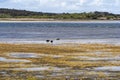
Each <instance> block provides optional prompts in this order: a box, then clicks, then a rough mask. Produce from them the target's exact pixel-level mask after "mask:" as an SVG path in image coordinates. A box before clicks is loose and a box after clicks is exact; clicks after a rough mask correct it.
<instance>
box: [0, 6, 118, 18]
mask: <svg viewBox="0 0 120 80" xmlns="http://www.w3.org/2000/svg"><path fill="white" fill-rule="evenodd" d="M0 18H38V19H58V20H63V19H68V20H120V14H112V13H108V12H98V11H95V12H89V13H86V12H84V13H43V12H34V11H26V10H16V9H4V8H0Z"/></svg>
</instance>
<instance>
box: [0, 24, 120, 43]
mask: <svg viewBox="0 0 120 80" xmlns="http://www.w3.org/2000/svg"><path fill="white" fill-rule="evenodd" d="M56 38H60V39H61V40H63V41H64V40H68V41H69V40H76V41H77V40H78V42H79V40H83V41H85V40H86V41H88V40H89V41H91V42H92V40H93V42H94V40H98V42H101V39H102V40H104V41H106V40H108V41H107V42H110V43H114V42H119V40H120V23H119V22H116V23H114V22H113V23H111V22H110V23H96V22H95V23H94V22H93V23H88V22H87V23H82V22H29V23H28V22H1V23H0V41H1V42H40V41H43V42H44V41H45V40H46V39H53V40H55V39H56ZM104 41H103V42H104ZM69 42H72V41H69ZM73 42H74V41H73ZM81 42H82V41H81Z"/></svg>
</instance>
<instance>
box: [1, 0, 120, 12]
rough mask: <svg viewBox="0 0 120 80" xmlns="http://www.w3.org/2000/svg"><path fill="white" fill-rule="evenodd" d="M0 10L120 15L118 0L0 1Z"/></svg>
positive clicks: (119, 0) (119, 1)
mask: <svg viewBox="0 0 120 80" xmlns="http://www.w3.org/2000/svg"><path fill="white" fill-rule="evenodd" d="M0 8H10V9H22V10H30V11H37V12H51V13H63V12H64V13H81V12H94V11H102V12H111V13H115V14H120V0H0Z"/></svg>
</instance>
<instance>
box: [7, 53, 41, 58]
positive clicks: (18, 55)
mask: <svg viewBox="0 0 120 80" xmlns="http://www.w3.org/2000/svg"><path fill="white" fill-rule="evenodd" d="M9 56H11V57H15V58H37V57H39V55H37V54H35V53H19V52H16V53H10V54H9Z"/></svg>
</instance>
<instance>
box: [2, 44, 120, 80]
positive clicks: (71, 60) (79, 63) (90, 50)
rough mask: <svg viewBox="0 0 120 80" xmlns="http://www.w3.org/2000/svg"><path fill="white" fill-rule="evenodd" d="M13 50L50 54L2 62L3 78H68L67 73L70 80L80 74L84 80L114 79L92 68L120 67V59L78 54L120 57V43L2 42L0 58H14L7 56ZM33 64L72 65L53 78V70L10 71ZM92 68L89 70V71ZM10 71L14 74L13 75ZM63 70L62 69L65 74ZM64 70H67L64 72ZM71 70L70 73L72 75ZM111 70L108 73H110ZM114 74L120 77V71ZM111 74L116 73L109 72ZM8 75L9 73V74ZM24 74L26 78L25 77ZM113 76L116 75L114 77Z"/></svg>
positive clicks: (9, 79)
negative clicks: (92, 58)
mask: <svg viewBox="0 0 120 80" xmlns="http://www.w3.org/2000/svg"><path fill="white" fill-rule="evenodd" d="M12 52H24V53H36V54H47V55H48V56H44V55H43V56H42V57H38V58H20V59H26V60H30V61H32V62H29V63H24V62H21V63H6V62H2V61H1V62H0V65H1V66H0V72H2V71H5V72H6V74H4V75H3V74H2V73H0V79H1V80H2V79H4V80H11V79H12V80H16V79H17V80H37V79H38V80H49V79H51V80H65V78H66V76H67V75H69V76H70V77H71V78H70V79H71V80H74V79H75V77H76V76H77V78H78V79H81V80H92V79H95V78H96V79H97V80H100V79H112V77H111V76H110V75H105V73H104V72H102V71H99V72H96V71H94V70H92V69H93V68H94V67H100V66H120V60H117V61H116V60H112V61H113V62H112V61H109V60H94V61H91V60H87V59H86V58H76V57H79V56H81V57H83V56H85V57H94V58H106V57H108V58H109V57H116V56H118V57H119V56H120V54H119V53H120V46H119V45H118V46H116V45H108V44H60V45H49V44H0V57H5V58H10V59H11V58H12V59H16V58H13V57H10V56H8V54H9V53H12ZM49 55H60V56H63V57H58V58H56V57H52V56H49ZM32 65H34V66H37V67H39V66H46V65H47V66H54V67H59V68H66V67H67V68H70V69H69V70H66V71H65V72H68V74H63V75H61V76H55V77H50V75H51V74H52V73H55V72H50V71H47V72H46V71H38V72H26V71H16V70H11V69H14V68H27V67H33V66H32ZM87 68H89V69H90V70H86V69H87ZM81 70H82V72H84V73H83V74H79V75H75V74H74V73H73V72H77V71H79V72H81ZM10 72H11V74H10ZM63 72H64V71H60V72H59V73H60V74H62V73H63ZM65 72H64V73H65ZM70 73H71V74H70ZM107 73H109V72H107ZM114 73H116V74H115V77H116V78H117V79H119V78H120V77H119V76H118V75H119V73H117V72H114ZM110 74H111V75H112V74H113V73H110ZM6 75H8V76H7V77H6ZM36 75H42V76H44V78H37V77H35V76H36ZM22 77H25V78H22ZM113 78H114V77H113Z"/></svg>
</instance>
